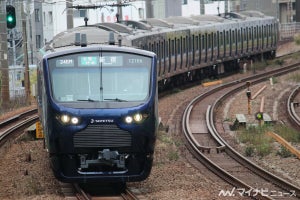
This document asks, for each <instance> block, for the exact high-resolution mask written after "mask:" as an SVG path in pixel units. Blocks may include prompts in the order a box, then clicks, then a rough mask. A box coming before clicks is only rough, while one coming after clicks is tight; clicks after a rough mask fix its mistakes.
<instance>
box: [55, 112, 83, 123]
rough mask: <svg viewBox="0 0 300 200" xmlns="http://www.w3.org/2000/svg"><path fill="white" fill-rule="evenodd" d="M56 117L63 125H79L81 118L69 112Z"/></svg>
mask: <svg viewBox="0 0 300 200" xmlns="http://www.w3.org/2000/svg"><path fill="white" fill-rule="evenodd" d="M56 118H57V119H58V121H59V122H60V123H61V124H63V125H77V124H79V118H78V117H73V116H69V115H67V114H62V115H60V116H57V117H56Z"/></svg>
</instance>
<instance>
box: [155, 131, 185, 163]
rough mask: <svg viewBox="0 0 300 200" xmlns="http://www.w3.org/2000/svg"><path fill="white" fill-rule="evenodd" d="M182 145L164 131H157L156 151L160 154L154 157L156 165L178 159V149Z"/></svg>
mask: <svg viewBox="0 0 300 200" xmlns="http://www.w3.org/2000/svg"><path fill="white" fill-rule="evenodd" d="M181 145H182V143H181V142H178V141H176V140H174V138H173V137H171V136H170V135H169V134H168V133H167V132H166V131H159V132H158V134H157V143H156V147H155V148H156V149H157V150H158V149H159V151H157V152H160V153H159V154H156V155H155V159H156V163H157V164H165V163H168V162H171V161H177V160H178V159H179V157H180V153H179V151H178V147H179V146H181Z"/></svg>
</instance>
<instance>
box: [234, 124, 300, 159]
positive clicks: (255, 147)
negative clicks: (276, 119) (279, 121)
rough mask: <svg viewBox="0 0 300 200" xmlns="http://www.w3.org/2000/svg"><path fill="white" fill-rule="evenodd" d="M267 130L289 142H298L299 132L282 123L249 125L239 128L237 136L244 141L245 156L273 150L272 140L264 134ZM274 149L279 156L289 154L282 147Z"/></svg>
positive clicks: (267, 153)
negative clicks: (245, 127)
mask: <svg viewBox="0 0 300 200" xmlns="http://www.w3.org/2000/svg"><path fill="white" fill-rule="evenodd" d="M268 131H272V132H275V133H277V134H278V135H280V136H281V137H282V138H284V139H285V140H286V141H288V142H290V143H299V142H300V134H299V133H298V132H297V131H296V130H294V129H292V128H290V127H287V126H284V125H274V126H269V125H264V126H259V127H255V126H251V127H248V128H247V129H243V130H240V131H239V132H238V137H237V138H238V140H239V142H241V143H244V144H245V146H246V147H245V150H244V153H245V155H246V156H248V157H251V156H254V155H257V156H260V157H264V156H267V155H269V154H270V153H271V152H272V151H274V149H273V145H272V143H273V142H274V140H273V139H272V138H271V137H269V136H268V135H267V134H266V132H268ZM276 151H277V152H276V154H277V155H279V156H281V157H289V156H291V153H290V152H289V151H288V150H287V149H285V148H284V147H281V149H280V150H276ZM274 152H275V151H274Z"/></svg>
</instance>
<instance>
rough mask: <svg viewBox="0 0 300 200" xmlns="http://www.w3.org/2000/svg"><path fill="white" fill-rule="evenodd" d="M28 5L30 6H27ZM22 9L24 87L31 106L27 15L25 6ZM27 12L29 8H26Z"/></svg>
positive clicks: (27, 100) (27, 101)
mask: <svg viewBox="0 0 300 200" xmlns="http://www.w3.org/2000/svg"><path fill="white" fill-rule="evenodd" d="M27 5H28V4H27ZM21 6H22V9H21V12H22V34H23V54H24V61H23V62H24V87H25V93H26V103H27V104H28V105H29V104H30V80H29V66H28V47H27V31H26V19H27V16H26V13H25V12H24V5H23V3H22V4H21ZM26 11H27V8H26Z"/></svg>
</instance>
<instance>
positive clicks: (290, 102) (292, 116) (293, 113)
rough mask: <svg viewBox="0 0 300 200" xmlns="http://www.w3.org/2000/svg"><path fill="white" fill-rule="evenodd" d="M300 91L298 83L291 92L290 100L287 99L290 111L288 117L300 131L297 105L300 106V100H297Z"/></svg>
mask: <svg viewBox="0 0 300 200" xmlns="http://www.w3.org/2000/svg"><path fill="white" fill-rule="evenodd" d="M299 92H300V86H299V85H298V86H297V87H295V89H294V90H293V91H292V92H291V94H290V95H289V98H288V101H287V111H288V117H289V120H290V122H291V123H292V124H293V125H294V127H295V129H297V130H299V131H300V117H299V115H298V114H297V110H296V107H299V106H300V102H298V100H299V98H298V100H296V97H297V95H299Z"/></svg>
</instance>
